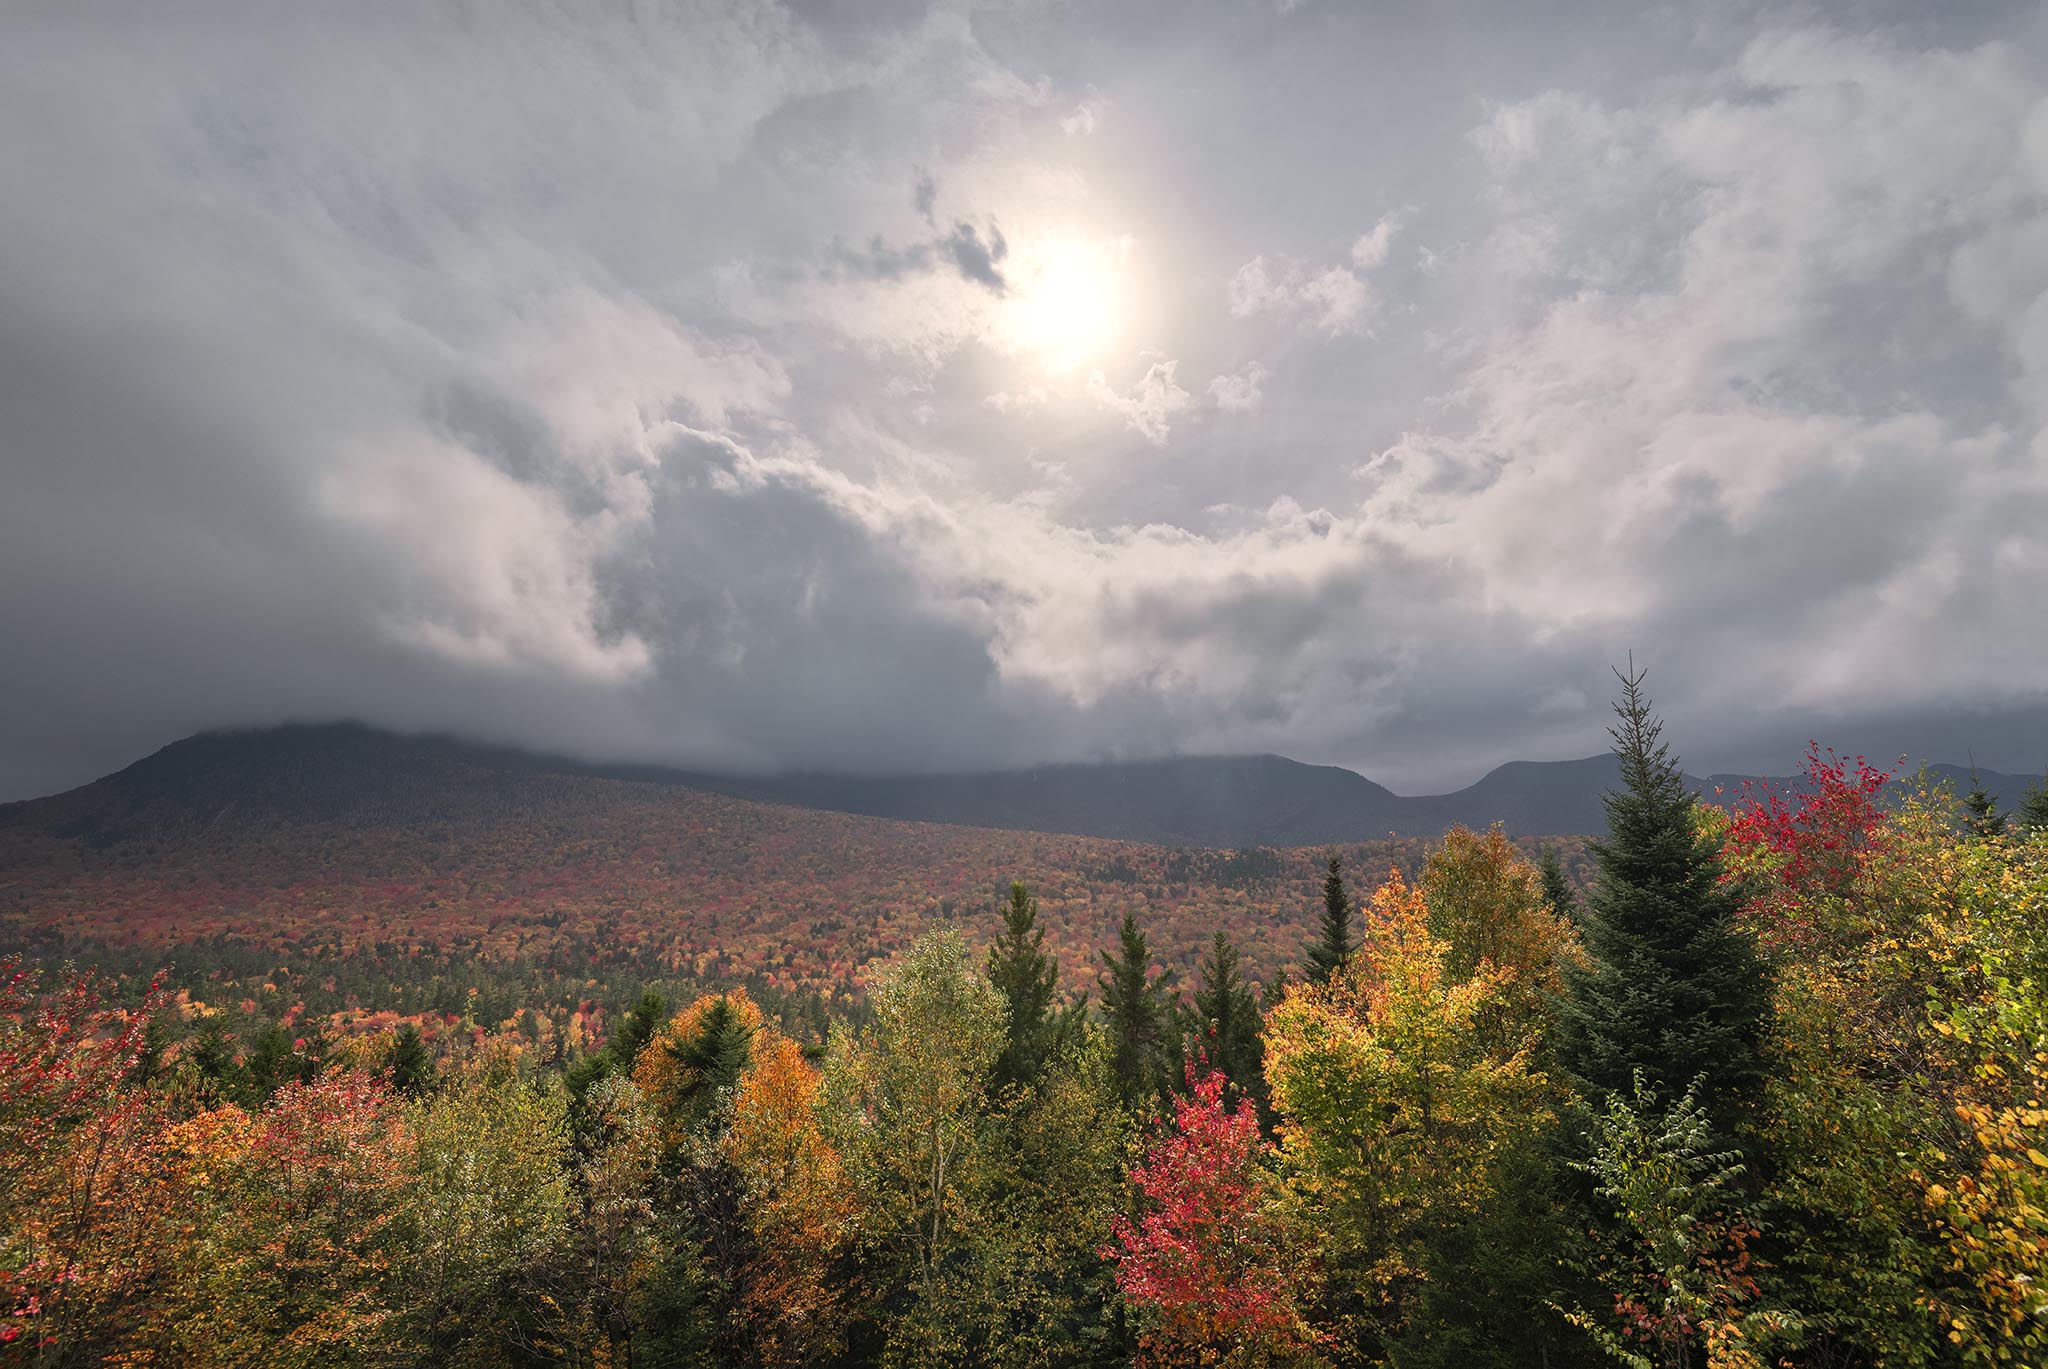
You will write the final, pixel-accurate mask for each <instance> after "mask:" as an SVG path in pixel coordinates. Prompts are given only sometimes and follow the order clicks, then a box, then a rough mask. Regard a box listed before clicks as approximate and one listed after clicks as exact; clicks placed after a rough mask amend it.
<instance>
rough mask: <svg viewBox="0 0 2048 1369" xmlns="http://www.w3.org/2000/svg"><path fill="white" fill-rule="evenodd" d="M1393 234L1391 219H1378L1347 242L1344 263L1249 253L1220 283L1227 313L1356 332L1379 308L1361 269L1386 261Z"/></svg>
mask: <svg viewBox="0 0 2048 1369" xmlns="http://www.w3.org/2000/svg"><path fill="white" fill-rule="evenodd" d="M1393 234H1394V223H1393V220H1392V219H1390V218H1383V219H1381V220H1380V221H1379V223H1378V224H1377V225H1375V226H1374V228H1373V229H1372V231H1370V232H1368V233H1366V234H1364V235H1363V236H1361V237H1360V238H1359V239H1358V241H1357V242H1356V243H1354V244H1353V245H1352V249H1351V264H1350V265H1348V266H1329V267H1316V266H1312V265H1308V264H1306V263H1304V262H1300V261H1296V260H1293V259H1291V258H1267V257H1265V256H1263V255H1261V256H1256V257H1253V258H1252V259H1251V260H1250V261H1248V262H1246V263H1245V264H1244V265H1242V266H1240V267H1238V268H1237V271H1236V273H1235V274H1233V275H1232V276H1231V278H1230V280H1229V282H1228V284H1227V285H1226V287H1225V295H1226V298H1227V300H1228V302H1229V306H1230V312H1231V314H1232V315H1233V316H1234V317H1237V318H1249V317H1250V316H1252V315H1254V314H1278V315H1280V316H1281V317H1283V318H1298V319H1302V320H1305V321H1306V322H1307V323H1309V324H1310V325H1311V326H1313V327H1315V328H1318V329H1321V330H1322V331H1323V332H1324V333H1327V334H1329V335H1331V336H1333V337H1334V336H1337V335H1339V334H1344V333H1355V332H1357V331H1359V330H1360V329H1361V328H1362V327H1363V326H1364V325H1365V323H1366V322H1367V321H1368V320H1369V318H1370V317H1371V315H1372V313H1373V312H1374V310H1375V309H1376V308H1377V307H1378V301H1377V300H1376V299H1375V298H1374V294H1373V289H1372V286H1371V284H1370V283H1369V282H1368V281H1367V279H1366V274H1365V273H1368V272H1370V271H1371V270H1372V269H1373V268H1374V267H1376V266H1378V265H1380V264H1381V263H1382V262H1384V261H1385V260H1386V253H1387V248H1388V246H1389V245H1390V244H1391V242H1392V240H1393Z"/></svg>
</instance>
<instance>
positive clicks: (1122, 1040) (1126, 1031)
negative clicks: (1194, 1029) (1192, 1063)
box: [1097, 910, 1176, 1112]
mask: <svg viewBox="0 0 2048 1369" xmlns="http://www.w3.org/2000/svg"><path fill="white" fill-rule="evenodd" d="M1102 964H1103V969H1104V974H1103V975H1102V977H1101V978H1100V979H1099V980H1098V981H1097V983H1098V985H1099V986H1100V988H1101V992H1102V1015H1103V1017H1104V1018H1105V1019H1106V1020H1107V1022H1108V1024H1109V1040H1110V1069H1111V1072H1112V1073H1113V1074H1114V1075H1115V1077H1116V1087H1117V1093H1118V1095H1119V1096H1120V1097H1121V1098H1122V1099H1123V1102H1124V1104H1125V1106H1127V1107H1129V1108H1132V1109H1133V1110H1136V1111H1141V1112H1144V1111H1150V1110H1152V1109H1154V1108H1156V1107H1157V1106H1158V1105H1159V1100H1160V1099H1161V1098H1162V1097H1163V1096H1164V1094H1165V1093H1166V1091H1167V1089H1168V1088H1169V1087H1170V1086H1171V1084H1172V1083H1173V1075H1172V1071H1173V1066H1174V1063H1175V1060H1174V1057H1175V1054H1176V1052H1175V1050H1174V1026H1175V1022H1174V992H1173V975H1172V972H1171V971H1168V972H1167V973H1165V974H1162V975H1159V976H1158V977H1157V978H1154V977H1153V975H1152V973H1151V971H1152V955H1151V952H1150V951H1149V950H1148V949H1147V947H1146V945H1145V933H1144V932H1142V931H1141V930H1139V928H1138V918H1137V915H1136V914H1135V913H1132V912H1130V911H1128V910H1126V911H1125V913H1124V920H1123V926H1122V927H1121V928H1119V929H1118V932H1117V948H1116V950H1115V951H1113V952H1112V951H1104V952H1103V953H1102Z"/></svg>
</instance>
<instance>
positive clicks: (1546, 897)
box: [1536, 841, 1579, 923]
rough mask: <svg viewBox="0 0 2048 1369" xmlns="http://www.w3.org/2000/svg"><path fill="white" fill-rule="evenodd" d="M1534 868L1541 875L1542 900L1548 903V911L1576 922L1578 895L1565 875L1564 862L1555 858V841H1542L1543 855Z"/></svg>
mask: <svg viewBox="0 0 2048 1369" xmlns="http://www.w3.org/2000/svg"><path fill="white" fill-rule="evenodd" d="M1536 868H1537V870H1538V871H1539V872H1540V873H1541V874H1542V876H1543V901H1544V902H1545V903H1547V904H1549V905H1550V911H1551V912H1553V913H1556V914H1557V915H1558V916H1559V917H1561V918H1563V919H1564V920H1565V921H1567V922H1574V923H1575V922H1577V921H1578V920H1579V896H1578V893H1577V891H1575V890H1574V889H1573V888H1572V882H1571V880H1570V879H1568V878H1566V877H1565V873H1564V862H1562V861H1560V860H1559V859H1558V858H1557V846H1556V844H1555V843H1553V842H1548V841H1546V842H1544V843H1543V855H1542V858H1541V859H1540V860H1538V862H1537V864H1536Z"/></svg>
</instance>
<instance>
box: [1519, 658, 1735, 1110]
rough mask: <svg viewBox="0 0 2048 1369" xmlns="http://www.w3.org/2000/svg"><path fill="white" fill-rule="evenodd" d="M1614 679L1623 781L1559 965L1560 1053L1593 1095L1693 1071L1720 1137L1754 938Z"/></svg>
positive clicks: (1631, 697) (1676, 785)
mask: <svg viewBox="0 0 2048 1369" xmlns="http://www.w3.org/2000/svg"><path fill="white" fill-rule="evenodd" d="M1615 673H1616V675H1618V676H1619V677H1620V679H1621V686H1622V695H1621V699H1620V701H1619V702H1617V703H1616V704H1615V706H1614V710H1615V712H1616V713H1617V714H1618V715H1619V716H1620V719H1621V721H1620V723H1619V724H1618V725H1617V726H1615V727H1614V728H1612V729H1611V732H1612V735H1613V737H1614V751H1615V755H1616V756H1617V757H1619V759H1620V761H1621V785H1622V787H1621V789H1620V790H1619V791H1617V792H1612V793H1609V794H1608V795H1607V796H1606V798H1605V803H1606V807H1607V824H1608V829H1609V835H1608V838H1607V840H1606V841H1605V842H1601V843H1597V844H1595V845H1594V847H1593V854H1594V857H1595V859H1596V860H1597V861H1598V863H1599V869H1600V877H1599V879H1598V881H1597V882H1596V883H1595V884H1594V886H1593V888H1592V891H1591V893H1590V894H1589V896H1588V897H1587V899H1586V904H1585V910H1584V913H1583V915H1582V917H1581V919H1580V928H1581V931H1582V932H1583V934H1584V938H1585V947H1586V955H1587V958H1586V961H1585V962H1584V963H1583V964H1579V965H1572V966H1568V967H1567V969H1566V975H1565V982H1566V987H1567V989H1568V993H1567V995H1566V998H1565V1001H1564V1003H1563V1004H1562V1005H1561V1011H1560V1018H1561V1021H1560V1024H1559V1025H1560V1027H1561V1029H1562V1030H1561V1038H1562V1039H1561V1041H1560V1043H1559V1045H1560V1052H1559V1053H1560V1059H1561V1062H1562V1063H1563V1064H1564V1066H1565V1067H1566V1068H1567V1069H1568V1070H1569V1071H1570V1072H1571V1073H1572V1074H1573V1075H1575V1076H1576V1077H1577V1078H1578V1079H1579V1080H1580V1081H1581V1082H1582V1083H1583V1084H1584V1085H1586V1086H1587V1089H1588V1091H1589V1092H1590V1093H1591V1094H1592V1096H1593V1099H1594V1101H1595V1102H1596V1103H1599V1102H1604V1100H1605V1099H1606V1098H1607V1097H1609V1096H1611V1095H1613V1094H1615V1093H1620V1094H1621V1095H1623V1096H1624V1097H1628V1096H1632V1090H1633V1088H1634V1083H1633V1079H1632V1075H1633V1073H1634V1071H1635V1070H1637V1069H1641V1070H1642V1071H1643V1075H1644V1078H1645V1080H1646V1081H1647V1082H1648V1083H1650V1084H1652V1085H1654V1086H1655V1087H1656V1089H1657V1090H1658V1091H1659V1092H1660V1093H1662V1094H1664V1095H1665V1096H1667V1097H1671V1096H1676V1095H1678V1094H1682V1093H1684V1092H1685V1090H1686V1088H1687V1086H1688V1085H1690V1084H1691V1083H1692V1081H1693V1080H1694V1079H1695V1078H1702V1079H1703V1080H1704V1084H1703V1087H1702V1090H1701V1093H1700V1097H1701V1099H1702V1100H1703V1101H1704V1102H1705V1103H1706V1104H1707V1106H1708V1107H1709V1109H1710V1110H1711V1111H1712V1113H1713V1115H1714V1117H1715V1119H1716V1121H1717V1122H1718V1123H1719V1124H1720V1125H1721V1126H1722V1127H1723V1129H1724V1131H1725V1130H1726V1129H1727V1127H1728V1126H1729V1124H1730V1123H1731V1122H1732V1120H1733V1118H1734V1116H1735V1114H1736V1113H1737V1112H1738V1111H1740V1110H1741V1108H1742V1105H1743V1102H1744V1100H1745V1098H1746V1095H1747V1094H1748V1092H1749V1090H1750V1087H1751V1086H1752V1085H1753V1084H1754V1083H1755V1082H1756V1081H1757V1080H1758V1079H1759V1078H1760V1076H1761V1074H1762V1065H1761V1062H1760V1023H1761V1020H1762V1018H1763V1015H1764V1011H1765V1008H1766V989H1765V982H1764V973H1763V968H1762V965H1761V962H1760V961H1759V960H1758V958H1757V953H1756V946H1755V944H1754V943H1753V942H1752V941H1751V940H1750V938H1749V936H1748V935H1747V933H1745V932H1744V931H1743V930H1742V929H1741V928H1740V927H1738V926H1737V925H1736V914H1737V911H1738V909H1739V908H1740V906H1741V898H1740V894H1739V891H1737V890H1735V889H1732V888H1729V887H1728V886H1726V885H1725V884H1724V883H1723V881H1722V868H1721V848H1720V842H1719V840H1718V838H1714V837H1710V836H1707V835H1706V834H1704V833H1703V832H1702V831H1701V829H1700V827H1699V825H1698V824H1697V822H1696V821H1695V818H1694V811H1693V796H1692V795H1691V794H1690V793H1689V792H1688V791H1687V790H1686V788H1685V784H1684V780H1683V777H1682V776H1681V775H1680V773H1679V770H1678V764H1677V762H1676V761H1675V760H1674V759H1673V758H1672V756H1671V753H1670V749H1669V748H1668V747H1667V746H1665V745H1664V743H1663V742H1662V740H1660V734H1661V733H1662V731H1663V724H1662V723H1661V722H1659V721H1658V720H1657V719H1656V718H1654V717H1653V716H1652V715H1651V713H1650V701H1649V699H1648V698H1647V697H1645V696H1644V694H1643V674H1642V673H1640V672H1637V671H1636V670H1635V669H1634V667H1633V663H1631V667H1630V670H1629V672H1628V673H1627V674H1623V673H1622V672H1620V671H1616V672H1615Z"/></svg>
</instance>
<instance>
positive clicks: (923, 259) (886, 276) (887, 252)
mask: <svg viewBox="0 0 2048 1369" xmlns="http://www.w3.org/2000/svg"><path fill="white" fill-rule="evenodd" d="M1009 250H1010V245H1009V244H1008V243H1007V242H1005V241H1003V231H1002V230H1001V229H1000V228H998V227H996V226H995V225H994V224H990V225H989V228H988V237H987V238H983V237H982V235H981V231H980V230H979V229H977V228H976V227H975V226H974V225H973V224H971V223H967V222H964V221H963V222H960V223H956V224H954V225H953V228H952V231H951V232H948V233H945V234H943V235H941V236H939V237H936V238H931V239H928V240H926V241H923V242H913V243H906V244H904V245H902V246H895V245H892V244H890V243H889V242H887V241H885V240H884V239H883V238H882V236H881V235H880V234H879V233H878V234H876V235H875V236H874V237H872V238H870V239H868V242H867V245H866V246H864V247H849V246H847V245H846V244H845V243H844V242H834V243H833V244H832V248H831V251H830V254H829V255H830V260H831V263H832V266H833V268H834V269H835V270H836V271H837V272H839V273H843V274H846V275H851V276H856V277H859V278H861V279H864V280H877V281H896V280H902V279H903V278H904V277H905V276H916V275H922V274H924V273H926V272H929V271H935V270H940V269H943V268H945V267H950V268H952V269H953V270H954V271H957V272H958V273H959V275H960V278H961V279H962V280H965V281H969V282H972V283H973V284H975V285H979V286H982V287H983V288H985V289H987V290H988V291H989V292H991V293H992V294H996V295H1001V294H1003V293H1004V292H1005V291H1006V290H1007V289H1008V288H1009V286H1008V283H1007V282H1005V281H1004V279H1003V273H1002V270H1001V269H1000V267H1001V263H1002V260H1003V258H1004V257H1005V256H1007V255H1008V254H1009Z"/></svg>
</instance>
